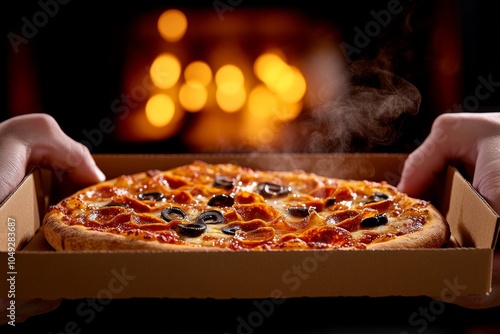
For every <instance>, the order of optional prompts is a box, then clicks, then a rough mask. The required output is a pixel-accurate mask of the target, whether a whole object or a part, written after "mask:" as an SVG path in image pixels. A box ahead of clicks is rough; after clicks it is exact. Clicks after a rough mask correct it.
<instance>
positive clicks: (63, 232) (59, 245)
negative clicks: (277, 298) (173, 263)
mask: <svg viewBox="0 0 500 334" xmlns="http://www.w3.org/2000/svg"><path fill="white" fill-rule="evenodd" d="M190 168H193V169H190ZM221 171H223V172H225V173H227V175H232V176H234V175H238V177H241V178H246V177H249V178H258V179H260V178H263V180H264V181H266V182H267V181H269V180H274V179H275V178H281V180H282V181H283V180H284V181H283V182H285V183H286V182H292V181H295V182H296V184H295V185H296V187H297V189H299V188H302V187H306V186H305V185H306V184H308V187H309V190H308V192H307V193H308V194H311V193H315V192H316V188H315V187H316V186H317V185H319V184H322V185H325V184H326V183H327V182H329V181H332V180H334V183H333V184H335V186H339V188H342V187H345V188H356V187H359V188H360V189H361V188H368V189H369V193H371V194H373V193H374V192H375V193H376V192H377V191H381V190H382V191H383V192H386V193H387V194H389V195H390V196H393V198H395V201H396V202H397V203H396V205H399V204H401V206H402V207H404V208H402V207H399V208H398V210H401V209H403V210H406V208H408V207H409V208H415V215H416V216H419V215H420V218H424V219H423V221H424V223H423V224H421V226H420V225H419V227H418V228H417V229H416V230H412V231H411V233H407V234H404V233H403V234H398V235H397V236H396V234H395V233H394V230H392V232H387V235H385V236H383V237H381V238H380V239H377V238H375V241H373V242H371V243H370V242H368V243H366V247H365V244H364V243H363V244H361V246H360V244H353V245H352V247H351V246H345V247H344V246H342V247H341V248H338V249H346V250H347V249H365V248H366V249H370V250H379V249H401V248H405V249H408V248H410V249H415V248H439V247H442V246H443V245H444V244H446V242H447V241H448V239H449V236H450V232H449V228H448V224H447V222H446V221H445V219H444V218H443V217H442V215H441V214H440V213H439V211H438V210H437V209H436V208H435V207H434V206H432V205H431V204H428V203H426V202H423V201H421V200H419V199H414V198H409V197H407V196H406V195H404V194H399V193H397V190H396V188H394V187H392V186H390V185H388V184H387V183H376V182H369V181H357V180H336V179H328V178H325V177H321V176H318V175H314V174H307V173H304V172H302V171H288V172H274V173H273V174H271V173H269V174H268V173H267V172H264V171H255V170H251V169H248V168H244V167H239V166H234V165H231V164H224V165H218V166H216V167H215V166H212V165H208V164H204V163H203V162H195V163H193V164H192V165H190V166H187V167H182V166H181V167H178V168H177V169H174V170H170V171H165V172H163V173H164V174H161V173H162V172H160V171H150V172H148V173H146V172H142V173H137V174H133V175H129V176H122V177H119V178H116V179H113V180H108V181H105V182H102V183H100V184H97V185H94V186H92V187H87V188H85V189H82V190H81V191H79V192H78V193H76V194H74V195H73V196H70V197H68V198H66V199H64V200H63V201H61V202H60V203H58V205H56V206H53V207H52V208H51V209H50V210H49V211H48V212H47V213H46V215H45V218H44V221H43V230H44V234H45V237H46V239H47V241H48V242H49V244H51V245H52V246H53V247H54V249H56V250H58V251H65V250H72V251H84V250H96V251H99V250H154V251H189V252H193V251H194V252H196V251H218V252H220V251H232V250H233V249H234V248H230V247H228V246H227V245H226V246H221V245H219V246H209V245H205V244H201V243H200V244H191V243H189V242H186V243H185V242H183V241H182V240H180V239H177V242H172V243H170V242H161V241H158V240H155V239H153V238H150V239H149V240H147V239H146V238H145V237H144V235H142V236H139V237H137V233H136V234H135V236H134V234H126V229H122V230H121V232H120V231H118V232H117V230H116V229H115V230H114V232H108V231H104V230H103V229H101V230H100V231H97V230H94V229H93V228H92V227H91V226H84V225H82V224H81V223H77V224H73V222H71V223H66V222H68V221H71V220H72V219H74V217H72V216H71V212H73V211H72V210H74V211H75V212H79V213H78V214H87V213H89V211H91V210H90V209H89V208H88V207H87V206H86V205H87V204H85V201H88V202H89V203H91V204H93V203H92V201H93V199H94V198H93V197H92V195H89V194H90V193H94V191H95V192H97V193H99V194H100V191H101V190H102V189H106V187H108V188H112V187H115V186H118V187H119V188H120V192H123V191H124V190H125V189H127V188H130V189H134V191H135V193H134V196H133V197H132V199H130V200H129V203H130V201H135V202H134V203H136V204H135V205H139V206H143V205H146V204H142V202H140V201H137V199H134V198H136V197H137V191H138V190H137V189H138V188H143V187H144V183H143V182H146V181H145V180H148V179H152V178H153V177H157V176H158V177H169V182H171V183H172V185H174V184H175V183H176V182H179V184H181V182H182V181H183V180H182V177H191V174H192V175H198V174H203V178H202V182H203V184H201V183H198V184H195V185H194V186H191V187H194V188H196V191H201V190H200V189H203V191H207V193H208V194H209V195H207V198H209V197H210V196H212V195H213V194H215V193H218V191H219V190H218V189H214V188H213V185H212V182H213V181H211V180H213V178H214V177H215V176H216V175H217V173H221ZM175 173H178V174H175ZM151 175H156V176H151ZM250 175H252V176H251V177H250ZM178 176H179V178H177V177H178ZM161 180H163V179H161ZM161 180H160V181H161ZM252 180H253V179H252ZM297 180H300V181H297ZM154 182H155V183H154V186H155V187H157V188H156V190H158V191H162V192H169V191H173V190H172V189H173V188H176V187H179V188H180V187H181V186H179V185H176V186H175V187H173V188H172V189H171V188H168V187H166V186H165V184H164V183H162V182H158V179H155V181H154ZM336 182H338V183H336ZM329 185H331V184H329ZM145 188H148V186H146V187H145ZM320 188H321V187H320ZM327 188H328V187H326V188H324V189H327ZM375 188H376V189H378V190H377V191H375V190H372V189H375ZM324 189H323V190H324ZM327 190H328V189H327ZM104 191H105V190H104ZM363 191H366V189H365V190H363ZM172 194H173V193H170V195H168V196H169V198H170V197H171V196H173V195H172ZM176 194H177V193H176ZM318 194H320V193H318ZM343 194H344V195H345V193H342V192H341V193H339V196H343ZM101 195H102V194H100V195H99V196H101ZM105 195H106V196H107V193H105V194H104V195H102V196H104V197H105V198H106V199H107V201H110V197H106V196H105ZM96 196H97V195H96ZM183 196H185V194H183ZM259 196H260V195H259ZM318 196H320V195H318ZM312 197H314V196H312V195H311V196H310V197H309V199H310V200H311V198H312ZM113 198H115V197H113ZM244 199H246V198H244ZM323 200H324V199H323ZM65 201H66V202H65ZM99 201H101V202H99ZM99 201H98V202H99V203H103V202H102V198H99ZM398 201H401V202H398ZM104 202H106V201H104ZM313 202H314V201H313ZM61 203H64V204H61ZM134 203H132V204H134ZM294 204H298V205H302V204H303V203H299V202H297V203H295V202H294ZM378 204H379V203H375V205H378ZM382 204H383V203H382ZM102 205H103V204H99V205H94V204H93V205H92V208H93V209H92V210H97V211H98V210H99V208H102ZM156 205H160V206H162V205H165V203H164V202H163V203H162V204H158V203H155V204H153V206H154V208H155V210H156V212H158V210H159V209H158V208H159V206H156ZM169 205H171V204H169ZM280 205H282V204H280ZM304 205H305V204H304ZM362 205H364V204H362ZM95 208H97V209H95ZM185 208H189V206H186V207H185ZM119 209H120V210H122V208H119ZM147 209H151V208H149V207H147ZM160 209H161V207H160ZM123 210H125V209H123ZM127 210H128V212H129V213H130V211H132V209H131V208H130V207H129V208H128V209H127ZM134 210H135V209H134ZM363 210H368V211H370V210H374V207H373V206H370V205H368V208H367V207H365V206H363V208H362V209H361V211H363ZM361 211H360V212H361ZM98 212H100V211H98ZM117 212H118V213H123V212H124V211H117ZM391 213H392V212H388V214H389V215H390V214H391ZM94 214H95V213H94ZM133 214H135V211H134V213H133ZM157 214H158V213H157ZM140 215H141V213H137V215H136V216H134V217H132V216H129V217H128V218H129V222H130V221H132V223H134V219H135V218H137V217H138V216H140ZM150 216H151V215H150ZM148 219H153V220H150V221H148V222H147V223H151V224H154V223H157V224H159V225H161V227H162V228H163V226H164V225H165V226H166V225H168V224H167V223H166V222H165V221H163V220H162V219H161V218H155V217H153V218H148ZM154 219H156V221H155V220H154ZM323 219H324V221H323V224H325V221H326V220H328V218H327V217H323ZM158 220H160V222H158ZM342 223H344V221H341V222H340V224H339V225H340V226H341V227H344V226H342ZM358 223H359V222H358ZM328 224H331V222H330V223H328ZM282 225H283V223H282ZM138 226H140V224H139V225H138ZM391 228H395V227H394V226H391ZM134 229H135V230H136V231H137V230H140V229H141V227H137V226H135V227H134ZM368 230H369V229H368ZM124 231H125V232H124ZM345 232H346V234H349V232H348V231H347V230H346V231H345ZM134 233H135V232H134ZM287 233H288V232H287ZM297 233H299V231H298V232H297ZM300 233H303V234H304V233H305V230H301V231H300ZM371 233H372V234H374V233H376V232H373V231H371ZM382 234H383V233H382ZM349 235H350V234H349ZM391 236H392V237H391ZM148 237H149V236H148ZM285 244H286V245H285V246H284V248H280V247H279V246H276V247H272V246H271V247H267V246H269V245H267V246H257V247H253V248H245V247H242V248H239V250H254V251H262V250H264V249H266V250H267V249H269V250H271V249H272V250H279V249H284V250H289V249H297V250H298V249H314V247H315V246H311V245H314V244H315V242H310V243H308V244H307V246H304V245H305V243H302V242H299V244H301V245H302V246H297V243H294V242H293V240H292V242H289V243H285ZM319 248H324V245H322V246H319ZM332 248H335V245H334V244H332Z"/></svg>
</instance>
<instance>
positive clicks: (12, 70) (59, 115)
mask: <svg viewBox="0 0 500 334" xmlns="http://www.w3.org/2000/svg"><path fill="white" fill-rule="evenodd" d="M46 2H47V3H49V1H46ZM215 3H216V1H209V0H207V1H190V2H189V5H186V2H183V1H151V0H143V1H122V2H113V3H110V2H106V3H102V2H88V1H69V2H68V3H67V4H59V7H58V9H57V14H56V15H54V17H52V18H50V19H49V21H48V23H47V24H45V25H44V26H42V27H40V28H39V29H38V31H37V33H36V34H35V36H34V37H32V38H29V42H28V43H26V44H20V45H19V51H18V52H17V53H15V52H13V47H12V45H11V43H10V41H9V39H8V38H5V39H4V50H5V53H4V54H5V55H6V61H5V64H6V67H5V68H4V69H5V71H6V73H5V74H6V75H5V76H4V80H5V84H6V85H5V86H6V87H7V91H6V94H5V96H6V101H5V104H4V108H2V109H3V110H2V112H1V113H0V115H1V117H0V119H6V118H8V117H11V116H13V115H16V114H21V113H27V112H46V113H49V114H51V115H53V116H54V117H55V118H56V120H57V121H58V122H59V124H60V125H61V127H62V128H63V130H64V131H65V132H66V133H67V134H69V135H70V136H71V137H72V138H74V139H75V140H77V141H81V140H82V139H84V138H83V136H82V131H83V130H85V129H87V130H88V129H95V128H98V126H99V125H98V123H99V120H101V119H102V118H103V117H107V116H110V117H111V116H112V115H111V114H112V111H111V110H110V104H111V102H112V101H113V100H115V99H116V98H117V97H119V96H120V94H121V93H122V92H123V90H122V87H121V82H122V75H123V69H124V65H125V56H126V52H125V50H126V49H127V48H129V47H131V46H130V45H129V44H128V43H129V37H130V27H131V25H132V24H133V23H134V21H135V20H136V19H137V18H138V17H139V16H140V15H142V14H145V13H148V12H151V11H155V10H163V9H168V8H172V7H178V8H181V9H189V8H197V9H205V10H207V11H213V13H214V15H217V14H216V12H215V9H214V4H215ZM220 3H226V4H230V2H227V1H220V2H219V4H220ZM231 3H232V4H233V5H234V6H233V8H234V10H235V11H243V10H245V9H249V8H253V9H255V8H257V9H262V10H266V9H269V8H278V9H279V8H286V9H296V10H297V11H299V12H300V13H302V14H304V15H306V16H308V17H311V18H313V19H317V20H325V21H328V22H331V24H332V26H334V27H335V28H336V29H338V31H340V38H341V41H343V42H346V43H349V44H353V41H354V38H355V35H356V32H355V30H354V28H355V27H359V28H361V29H363V28H364V26H365V24H366V23H367V22H369V21H371V20H373V17H372V16H371V14H370V11H371V10H375V11H378V10H381V9H386V8H387V6H388V3H390V1H336V2H333V3H329V4H326V3H324V2H322V1H232V2H231ZM401 5H402V6H404V12H403V13H401V14H399V15H397V16H394V17H393V19H392V20H391V22H390V24H389V25H388V26H387V27H385V28H383V30H382V32H381V33H380V34H379V35H377V36H375V37H373V38H372V40H371V41H370V43H369V45H368V46H367V47H365V48H363V49H362V50H361V52H360V53H359V54H354V55H353V57H352V59H351V60H359V59H371V60H377V59H378V58H379V57H380V55H382V54H383V55H384V57H385V60H384V61H385V64H390V67H391V70H392V71H393V72H394V73H395V74H396V75H398V76H400V77H402V78H404V79H406V80H408V81H409V82H410V83H412V84H413V85H415V86H416V87H417V88H418V90H419V91H420V93H421V95H422V101H421V105H420V110H419V113H418V114H417V115H414V116H408V117H405V119H404V120H403V121H404V122H403V123H402V125H401V128H400V134H399V139H398V141H397V142H395V143H392V144H391V145H387V146H382V147H375V148H372V149H373V150H378V151H399V152H400V151H411V150H412V149H414V148H415V146H416V145H417V144H418V143H419V142H420V141H421V140H423V138H425V136H426V135H427V134H428V131H429V129H430V125H431V123H432V120H433V119H434V118H435V117H436V116H437V115H439V114H441V113H444V112H451V111H453V112H456V111H495V110H496V111H498V110H500V94H499V92H498V91H495V92H493V93H492V94H491V96H489V97H488V98H487V99H484V100H481V101H479V102H480V103H479V104H478V105H475V106H474V108H473V109H471V108H470V107H469V108H468V109H469V110H466V109H464V108H463V102H464V98H466V97H467V96H470V95H472V96H474V94H475V89H476V87H477V85H478V84H479V82H478V76H482V77H484V78H488V76H489V75H490V76H491V78H492V80H493V81H494V82H500V64H499V61H498V60H499V59H500V23H499V22H500V20H498V17H500V4H499V3H498V2H495V1H465V0H463V1H452V0H442V1H425V0H424V1H401ZM3 7H4V9H3V10H2V15H3V16H4V20H5V21H6V23H7V25H6V27H7V33H15V34H18V35H21V29H22V27H23V25H24V21H23V20H22V18H23V17H25V18H28V19H29V20H30V21H32V17H33V15H34V14H35V13H36V12H38V11H40V10H41V6H40V4H39V3H38V1H26V0H23V1H9V2H7V3H5V4H4V5H3ZM224 15H231V11H226V12H225V13H224ZM443 31H444V32H445V33H443ZM446 57H458V58H459V59H458V64H459V66H460V68H459V70H458V71H457V72H456V74H454V76H450V77H449V78H447V79H446V78H445V76H443V75H442V74H441V73H440V71H441V69H440V68H441V67H440V66H441V65H440V62H441V61H442V59H443V58H446ZM13 59H17V60H19V59H21V60H22V61H21V62H14V63H16V64H24V65H22V66H19V65H17V66H13V65H12V64H13V62H12V60H13ZM14 83H15V84H16V85H17V87H19V86H21V87H26V90H25V91H26V94H25V95H24V96H23V94H21V95H18V96H17V97H14V96H12V94H11V91H10V90H9V87H13V86H14ZM496 90H498V89H496ZM18 91H19V89H18ZM33 93H34V94H33ZM13 99H17V100H23V102H24V103H21V104H20V103H17V104H13V103H12V102H13ZM13 105H15V106H16V107H13ZM19 105H21V107H19ZM181 131H182V130H181ZM362 149H363V148H361V150H362ZM190 150H191V149H190V148H189V147H188V146H186V145H184V143H183V142H182V140H181V139H180V137H173V138H170V139H167V140H163V141H160V142H142V143H141V142H139V143H137V142H135V143H134V142H123V141H120V140H119V139H117V138H115V137H114V136H113V134H109V135H105V138H104V140H103V142H102V144H100V145H98V146H96V147H94V148H93V152H92V153H108V152H117V153H119V152H126V153H148V152H153V153H156V152H160V153H174V152H189V151H190Z"/></svg>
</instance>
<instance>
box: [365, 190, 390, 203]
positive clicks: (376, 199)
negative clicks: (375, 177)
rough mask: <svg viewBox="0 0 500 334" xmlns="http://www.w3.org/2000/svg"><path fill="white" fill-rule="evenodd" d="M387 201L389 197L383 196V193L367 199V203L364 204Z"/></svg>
mask: <svg viewBox="0 0 500 334" xmlns="http://www.w3.org/2000/svg"><path fill="white" fill-rule="evenodd" d="M386 199H389V195H386V194H383V193H374V194H373V195H371V196H370V197H369V201H368V202H366V203H367V204H369V203H373V202H380V201H383V200H386Z"/></svg>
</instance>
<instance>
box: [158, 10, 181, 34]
mask: <svg viewBox="0 0 500 334" xmlns="http://www.w3.org/2000/svg"><path fill="white" fill-rule="evenodd" d="M186 30H187V18H186V15H184V13H183V12H181V11H180V10H177V9H169V10H167V11H165V12H163V14H161V15H160V18H159V19H158V32H159V33H160V35H161V36H162V37H163V38H164V39H165V40H166V41H167V42H177V41H178V40H180V39H181V38H182V37H183V36H184V34H185V33H186Z"/></svg>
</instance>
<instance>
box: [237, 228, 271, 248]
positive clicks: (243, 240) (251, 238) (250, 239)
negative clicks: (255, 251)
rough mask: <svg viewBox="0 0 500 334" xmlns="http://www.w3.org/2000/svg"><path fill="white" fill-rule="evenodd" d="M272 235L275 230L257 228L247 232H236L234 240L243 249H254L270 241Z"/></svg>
mask: <svg viewBox="0 0 500 334" xmlns="http://www.w3.org/2000/svg"><path fill="white" fill-rule="evenodd" d="M274 234H275V230H274V228H272V227H259V228H257V229H255V230H251V231H248V232H245V231H243V230H241V231H237V233H236V234H235V235H234V239H235V241H237V242H239V243H240V244H242V245H243V246H245V247H255V246H258V245H261V244H265V243H267V242H270V241H272V240H273V238H274Z"/></svg>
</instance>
